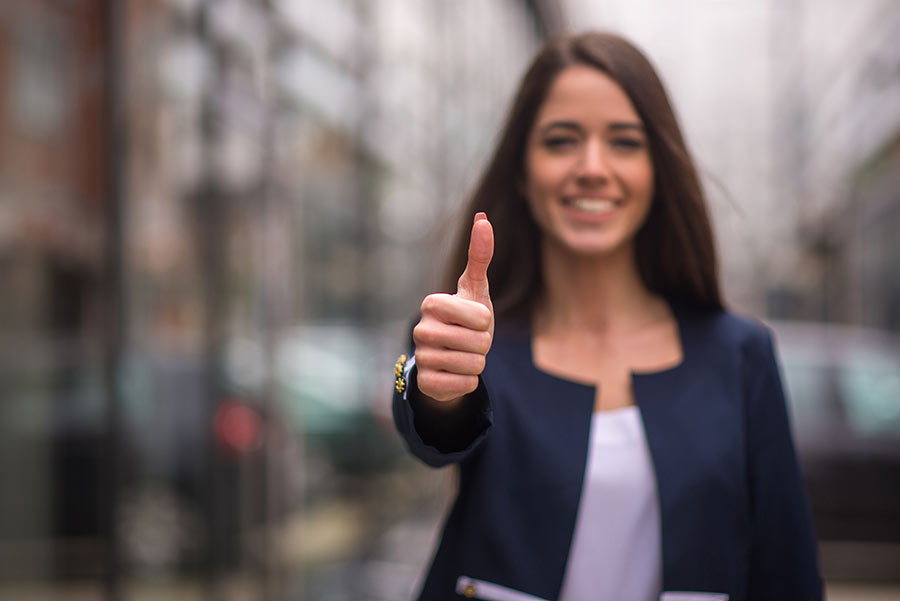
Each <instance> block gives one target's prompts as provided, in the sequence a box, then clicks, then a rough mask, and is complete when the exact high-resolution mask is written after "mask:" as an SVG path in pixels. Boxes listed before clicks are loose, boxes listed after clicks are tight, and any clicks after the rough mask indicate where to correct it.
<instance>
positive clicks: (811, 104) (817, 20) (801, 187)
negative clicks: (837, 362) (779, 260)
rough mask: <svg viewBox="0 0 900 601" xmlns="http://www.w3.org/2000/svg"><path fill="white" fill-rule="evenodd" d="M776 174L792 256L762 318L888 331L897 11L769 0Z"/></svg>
mask: <svg viewBox="0 0 900 601" xmlns="http://www.w3.org/2000/svg"><path fill="white" fill-rule="evenodd" d="M775 14H776V16H777V18H776V19H775V20H774V25H775V29H774V31H773V40H774V42H773V43H774V47H775V50H776V56H777V57H778V59H777V61H776V62H775V64H776V66H777V71H776V81H777V84H776V95H775V99H774V106H775V114H776V117H777V120H778V125H777V127H776V128H775V130H774V131H775V133H776V135H777V141H776V142H775V143H773V144H772V148H773V149H774V152H776V153H777V156H778V159H779V163H778V167H779V169H778V171H777V175H778V182H779V187H780V188H781V189H782V190H783V192H784V197H785V204H786V205H788V204H789V205H790V206H791V207H792V209H791V210H792V212H793V213H795V215H796V221H797V228H796V231H797V242H798V254H797V256H795V257H792V258H791V260H789V261H786V262H785V271H784V273H782V274H781V275H782V279H781V281H780V285H779V286H777V287H775V288H774V289H773V291H772V293H771V294H770V299H769V301H770V302H769V304H770V310H771V312H772V313H773V314H775V315H778V316H781V317H803V318H815V319H823V320H828V321H839V322H846V323H852V324H858V325H865V326H869V327H874V328H881V329H888V330H893V331H894V332H897V331H900V244H898V243H897V239H896V235H897V232H898V231H900V192H898V190H900V179H898V174H900V45H898V44H897V39H898V36H900V10H898V9H897V5H896V3H895V2H890V1H879V0H868V1H866V2H860V3H857V4H854V5H853V8H852V10H847V6H846V4H845V3H841V2H836V1H831V2H807V1H803V0H795V1H792V2H784V3H778V5H777V8H775Z"/></svg>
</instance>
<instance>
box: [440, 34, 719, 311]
mask: <svg viewBox="0 0 900 601" xmlns="http://www.w3.org/2000/svg"><path fill="white" fill-rule="evenodd" d="M575 64H581V65H587V66H590V67H593V68H596V69H599V70H600V71H602V72H604V73H605V74H607V75H608V76H609V77H611V78H612V79H613V80H614V81H616V82H617V83H618V84H619V85H620V86H621V87H622V89H623V90H624V91H625V94H626V95H627V96H628V97H629V99H630V100H631V102H632V104H634V106H635V109H636V110H637V112H638V115H639V116H640V118H641V120H642V121H643V122H644V128H645V130H646V132H647V137H648V142H649V146H650V153H651V158H652V160H653V168H654V174H655V182H654V189H655V195H654V198H653V201H652V204H651V209H650V213H649V215H648V216H647V219H646V221H645V222H644V224H643V225H642V226H641V229H640V230H639V231H638V233H637V236H636V239H635V247H636V255H637V266H638V271H639V273H640V275H641V278H642V279H643V281H644V284H645V285H646V286H647V288H648V289H650V290H651V291H653V292H655V293H657V294H660V295H661V296H663V297H665V298H667V299H669V300H671V301H675V302H680V303H689V304H692V305H700V306H704V307H716V308H718V307H721V306H722V300H721V296H720V293H719V280H718V269H717V260H716V251H715V245H714V242H713V234H712V228H711V226H710V221H709V216H708V214H707V209H706V201H705V199H704V196H703V191H702V189H701V187H700V180H699V177H698V175H697V169H696V167H695V166H694V162H693V160H692V159H691V156H690V154H689V152H688V150H687V147H686V146H685V143H684V138H683V137H682V134H681V130H680V128H679V126H678V121H677V119H676V117H675V113H674V111H673V110H672V106H671V104H670V103H669V99H668V96H667V95H666V91H665V89H664V88H663V85H662V83H661V82H660V80H659V77H658V76H657V74H656V72H655V71H654V69H653V67H652V66H651V64H650V62H649V61H648V60H647V58H646V57H645V56H644V55H643V54H642V53H641V52H640V51H639V50H638V49H637V48H635V47H634V46H633V45H632V44H631V43H630V42H628V41H627V40H625V39H623V38H621V37H619V36H617V35H614V34H610V33H598V32H591V33H583V34H579V35H562V36H558V37H555V38H552V39H550V40H549V41H548V42H547V43H546V44H545V45H544V47H543V48H542V49H541V51H540V52H539V53H538V55H537V56H536V57H535V59H534V61H533V62H532V64H531V66H530V67H529V69H528V71H527V72H526V74H525V77H524V78H523V80H522V83H521V85H520V87H519V90H518V93H517V94H516V97H515V100H514V102H513V105H512V108H511V109H510V112H509V115H508V116H507V119H506V123H505V125H504V127H503V129H502V130H501V133H500V139H499V143H498V144H497V148H496V149H495V151H494V154H493V156H492V157H491V160H490V161H489V162H488V165H487V168H486V170H485V172H484V174H483V175H482V177H481V180H480V181H479V183H478V185H477V187H476V188H475V192H474V194H473V195H472V197H471V199H470V200H469V202H468V204H467V206H466V212H465V215H466V218H465V219H464V220H463V227H462V228H461V229H460V230H459V233H458V236H457V238H456V241H455V243H454V246H453V250H452V254H451V255H450V257H449V260H448V262H447V266H446V272H445V275H444V281H443V289H444V290H446V291H455V289H456V280H457V278H458V277H459V275H460V274H461V273H462V271H463V269H464V268H465V265H466V257H467V254H466V251H467V248H468V244H469V235H470V232H471V218H472V217H471V216H472V215H473V214H474V213H475V212H477V211H485V212H486V213H487V215H488V218H489V219H490V220H491V224H492V225H493V227H494V235H495V239H496V240H497V244H496V247H495V250H494V258H493V260H492V261H491V265H490V268H489V269H488V280H489V282H490V286H491V299H492V302H493V305H494V313H495V317H496V319H497V322H498V323H501V322H503V321H505V320H509V319H514V318H525V319H527V318H528V317H529V316H530V315H531V313H532V310H533V309H534V304H535V302H536V301H537V299H538V298H539V296H540V294H541V293H542V291H543V276H542V265H541V253H540V240H541V236H540V231H539V230H538V226H537V224H536V223H535V222H534V219H533V218H532V216H531V212H530V211H529V209H528V204H527V201H526V199H525V198H524V196H523V193H522V191H521V187H520V186H519V185H518V184H519V182H523V181H525V147H526V143H527V139H528V135H529V132H530V130H531V127H532V125H533V123H534V119H535V117H536V115H537V112H538V110H539V108H540V106H541V104H542V103H543V101H544V98H545V97H546V95H547V93H548V91H549V89H550V87H551V86H552V85H553V82H554V81H555V80H556V77H557V76H558V75H559V74H560V73H561V72H562V71H563V70H564V69H565V68H566V67H568V66H571V65H575Z"/></svg>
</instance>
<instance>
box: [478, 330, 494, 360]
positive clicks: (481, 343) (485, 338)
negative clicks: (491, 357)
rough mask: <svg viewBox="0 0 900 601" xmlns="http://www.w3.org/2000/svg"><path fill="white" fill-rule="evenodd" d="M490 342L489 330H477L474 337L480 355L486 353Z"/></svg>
mask: <svg viewBox="0 0 900 601" xmlns="http://www.w3.org/2000/svg"><path fill="white" fill-rule="evenodd" d="M491 342H493V339H492V337H491V333H490V332H479V333H478V337H477V338H476V339H475V346H476V349H477V351H478V352H479V353H481V354H482V355H487V354H488V351H490V350H491Z"/></svg>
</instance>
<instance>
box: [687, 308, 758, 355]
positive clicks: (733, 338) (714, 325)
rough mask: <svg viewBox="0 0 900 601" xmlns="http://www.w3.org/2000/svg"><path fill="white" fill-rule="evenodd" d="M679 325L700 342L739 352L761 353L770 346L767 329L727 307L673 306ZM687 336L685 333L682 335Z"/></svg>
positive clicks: (753, 318)
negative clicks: (722, 346)
mask: <svg viewBox="0 0 900 601" xmlns="http://www.w3.org/2000/svg"><path fill="white" fill-rule="evenodd" d="M673 310H674V312H675V313H676V317H677V318H678V321H679V323H680V324H681V325H682V326H683V327H684V328H685V329H688V330H690V331H691V332H690V334H693V337H695V338H696V339H698V340H699V341H706V342H708V343H713V344H715V345H716V346H721V345H724V346H726V347H729V348H733V349H736V350H741V351H745V352H746V351H748V350H749V351H750V352H760V351H765V350H766V349H768V348H770V347H771V344H772V342H771V341H772V332H771V329H770V328H769V326H767V325H766V324H765V323H764V322H763V321H761V320H760V319H758V318H756V317H752V316H749V315H745V314H741V313H737V312H735V311H732V310H731V309H727V308H720V307H716V308H706V307H697V306H690V305H676V304H674V303H673ZM685 334H688V332H685Z"/></svg>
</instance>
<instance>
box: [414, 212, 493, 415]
mask: <svg viewBox="0 0 900 601" xmlns="http://www.w3.org/2000/svg"><path fill="white" fill-rule="evenodd" d="M493 255H494V230H493V228H492V227H491V222H490V221H488V219H487V216H486V215H485V214H484V213H477V214H476V215H475V221H474V223H473V224H472V236H471V238H470V239H469V261H468V263H467V264H466V269H465V271H463V274H462V275H461V276H460V278H459V282H458V283H457V289H456V294H429V295H428V296H426V297H425V300H424V301H422V318H421V320H419V323H418V324H416V327H415V328H413V341H414V342H415V345H416V368H417V370H418V377H417V382H418V386H419V392H421V393H422V394H424V395H426V396H428V397H431V398H432V399H435V400H437V401H454V400H457V399H459V398H460V397H462V396H464V395H466V394H469V393H470V392H473V391H474V390H475V389H476V388H477V387H478V376H479V374H481V372H482V371H483V370H484V364H485V357H486V356H487V353H488V351H489V350H490V348H491V343H492V342H493V339H494V308H493V306H492V305H491V296H490V292H489V290H488V279H487V269H488V265H490V263H491V258H492V257H493Z"/></svg>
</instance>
